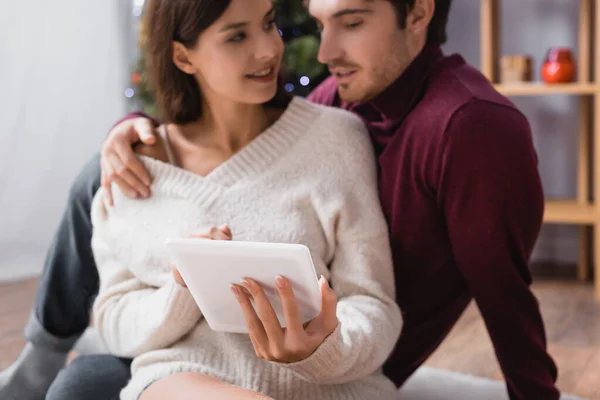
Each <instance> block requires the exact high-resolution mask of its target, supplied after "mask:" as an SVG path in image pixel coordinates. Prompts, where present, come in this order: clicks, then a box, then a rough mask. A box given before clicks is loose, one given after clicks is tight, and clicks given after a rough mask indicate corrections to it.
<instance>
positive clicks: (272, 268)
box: [166, 238, 321, 333]
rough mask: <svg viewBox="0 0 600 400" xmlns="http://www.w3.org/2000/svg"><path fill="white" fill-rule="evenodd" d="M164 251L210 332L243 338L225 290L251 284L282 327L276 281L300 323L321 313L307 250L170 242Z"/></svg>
mask: <svg viewBox="0 0 600 400" xmlns="http://www.w3.org/2000/svg"><path fill="white" fill-rule="evenodd" d="M166 247H167V249H168V250H169V252H170V253H171V254H172V256H173V260H174V264H175V265H176V266H177V269H178V270H179V273H180V274H181V277H182V278H183V279H184V280H185V282H186V284H187V286H188V288H189V290H190V292H191V294H192V296H193V297H194V300H195V301H196V303H198V307H199V308H200V310H201V311H202V314H203V316H204V318H205V319H206V321H207V322H208V324H209V326H210V327H211V328H212V329H213V330H216V331H222V332H236V333H247V332H248V329H247V328H246V323H245V321H244V316H243V314H242V310H241V308H240V305H239V303H238V301H237V299H236V298H235V296H234V294H233V293H231V289H230V288H229V285H230V284H232V283H236V284H239V283H240V280H241V279H243V278H246V277H247V278H252V279H254V280H256V281H257V282H258V283H260V284H261V285H262V287H263V288H264V289H265V292H266V294H267V296H268V298H269V300H270V301H271V304H272V305H273V309H274V310H275V312H276V313H277V317H278V318H279V322H280V324H281V326H282V327H285V319H284V316H283V312H282V308H281V301H280V299H279V294H278V292H277V288H276V286H275V277H276V276H277V275H281V276H284V277H286V278H287V279H288V280H289V281H290V282H291V284H292V287H293V289H294V294H295V295H296V299H297V300H298V308H299V311H300V315H301V317H302V323H305V322H308V321H310V320H311V319H313V318H314V317H316V316H317V315H318V314H319V313H320V312H321V291H320V289H319V282H318V278H317V274H316V272H315V267H314V264H313V262H312V257H311V255H310V252H309V250H308V248H307V247H306V246H303V245H300V244H284V243H258V242H241V241H230V240H204V239H194V238H178V239H169V240H167V242H166Z"/></svg>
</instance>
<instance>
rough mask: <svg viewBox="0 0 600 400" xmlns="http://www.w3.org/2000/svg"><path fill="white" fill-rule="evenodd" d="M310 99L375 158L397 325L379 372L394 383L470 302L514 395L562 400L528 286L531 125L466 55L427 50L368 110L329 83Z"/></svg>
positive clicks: (534, 189)
mask: <svg viewBox="0 0 600 400" xmlns="http://www.w3.org/2000/svg"><path fill="white" fill-rule="evenodd" d="M310 99H311V100H313V101H315V102H317V103H321V104H326V105H330V106H335V107H341V108H344V109H347V110H350V111H353V112H355V113H357V114H358V115H360V116H361V117H362V118H363V120H364V122H365V123H366V124H367V125H368V128H369V131H370V134H371V137H372V140H373V144H374V147H375V151H376V153H377V156H378V161H379V174H380V178H379V184H380V196H381V203H382V206H383V210H384V213H385V216H386V218H387V221H388V224H389V229H390V234H391V243H392V248H393V256H394V264H395V272H396V290H397V300H398V304H399V305H400V307H401V309H402V311H403V313H404V318H405V323H404V329H403V332H402V335H401V338H400V341H399V342H398V345H397V347H396V349H395V351H394V352H393V354H392V355H391V357H390V359H389V361H388V362H387V364H386V365H385V372H386V374H387V375H388V376H389V377H390V378H392V379H393V380H394V381H395V382H396V384H398V385H401V384H402V383H403V382H404V381H405V380H406V379H407V378H408V377H409V376H410V375H411V374H412V373H413V372H414V371H415V370H416V369H417V368H418V367H419V366H420V365H421V364H422V363H423V362H424V361H425V360H426V359H427V357H429V356H430V355H431V354H432V353H433V351H434V350H435V349H436V348H437V347H438V345H439V344H440V343H441V342H442V341H443V340H444V338H445V337H446V335H447V334H448V332H449V331H450V329H451V328H452V327H453V325H454V324H455V322H456V321H457V319H458V318H459V316H460V315H461V314H462V312H463V311H464V310H465V307H466V306H467V304H468V303H469V301H470V300H471V299H474V300H475V302H476V304H477V306H478V308H479V310H480V311H481V314H482V316H483V319H484V320H485V324H486V326H487V329H488V332H489V335H490V337H491V339H492V342H493V345H494V349H495V351H496V355H497V357H498V361H499V362H500V366H501V368H502V372H503V373H504V376H505V378H506V382H507V386H508V391H509V394H510V398H511V399H521V400H525V399H527V400H537V399H558V398H559V394H558V391H557V389H556V388H555V381H556V375H557V370H556V366H555V364H554V362H553V360H552V358H551V357H550V356H549V355H548V353H547V351H546V337H545V332H544V325H543V322H542V318H541V316H540V310H539V307H538V303H537V300H536V298H535V297H534V295H533V294H532V292H531V291H530V289H529V285H530V283H531V276H530V272H529V270H528V262H529V258H530V255H531V252H532V249H533V246H534V244H535V242H536V239H537V236H538V233H539V230H540V226H541V224H542V215H543V211H544V197H543V191H542V185H541V182H540V177H539V174H538V169H537V157H536V153H535V150H534V147H533V142H532V137H531V132H530V127H529V124H528V121H527V119H526V118H525V117H524V116H523V115H522V114H521V112H519V110H518V109H517V108H516V107H515V106H514V104H513V103H511V102H510V101H509V100H508V99H506V98H505V97H503V96H502V95H500V94H499V93H498V92H496V91H495V90H494V89H493V87H492V86H491V85H490V83H489V82H488V80H487V79H486V78H485V77H484V76H483V75H482V74H481V73H480V72H479V71H477V70H476V69H475V68H473V67H471V66H469V65H467V64H466V62H465V61H464V60H463V58H461V57H460V56H458V55H453V56H448V57H447V56H444V55H443V54H442V51H441V50H440V48H439V47H438V46H431V45H430V46H427V47H426V48H425V49H424V50H423V51H422V52H421V54H420V55H419V56H418V57H417V58H416V59H415V60H414V61H413V62H412V63H411V65H410V66H409V67H408V68H407V69H406V70H405V71H404V72H403V73H402V75H401V76H400V77H399V78H398V79H397V80H396V82H394V83H393V84H392V85H391V86H390V87H388V88H387V89H386V90H385V91H384V92H383V93H381V94H380V95H378V96H377V97H376V98H375V99H373V100H372V101H370V102H368V103H366V104H360V105H358V104H345V103H344V102H342V101H341V100H340V99H339V97H338V95H337V89H336V84H335V81H334V80H333V79H332V78H329V79H327V80H326V81H324V82H323V83H322V84H321V85H320V86H319V87H318V88H316V89H315V91H314V92H313V93H312V94H311V95H310ZM458 357H460V356H459V355H458ZM432 384H435V383H434V382H432Z"/></svg>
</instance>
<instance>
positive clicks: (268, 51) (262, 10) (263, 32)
mask: <svg viewBox="0 0 600 400" xmlns="http://www.w3.org/2000/svg"><path fill="white" fill-rule="evenodd" d="M274 18H275V15H274V9H273V5H272V3H271V0H232V1H231V4H230V5H229V7H228V8H227V10H226V11H225V13H224V14H223V15H222V16H221V17H220V18H219V19H218V20H216V21H215V22H214V23H213V24H212V25H211V26H210V27H209V28H208V29H206V30H205V31H204V32H202V34H200V37H199V38H198V41H197V43H196V45H195V46H194V47H193V48H190V49H185V48H184V47H183V46H181V45H180V44H178V43H175V52H174V59H175V63H176V64H177V65H178V66H179V68H180V69H182V70H184V72H186V73H188V74H193V75H194V76H195V77H196V80H197V81H198V83H199V84H200V88H201V91H202V94H203V96H204V97H208V98H214V96H218V97H219V98H227V99H229V100H231V101H234V102H238V103H246V104H262V103H265V102H267V101H269V100H271V99H272V98H273V96H275V93H276V91H277V76H278V74H279V69H280V65H281V60H282V57H283V41H282V39H281V36H280V34H279V31H278V29H277V26H276V25H275V20H274ZM182 57H183V58H182Z"/></svg>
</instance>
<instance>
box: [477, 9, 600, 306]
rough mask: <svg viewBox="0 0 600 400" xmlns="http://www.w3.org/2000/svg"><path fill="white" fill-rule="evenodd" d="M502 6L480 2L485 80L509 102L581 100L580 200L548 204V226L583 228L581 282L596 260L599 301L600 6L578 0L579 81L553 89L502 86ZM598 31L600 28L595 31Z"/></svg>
mask: <svg viewBox="0 0 600 400" xmlns="http://www.w3.org/2000/svg"><path fill="white" fill-rule="evenodd" d="M500 1H501V0H480V6H481V70H482V72H483V74H484V75H485V76H486V77H487V78H488V79H489V80H490V81H491V82H492V83H493V84H494V86H495V88H496V89H497V90H498V91H499V92H500V93H502V94H504V95H506V96H544V95H570V96H577V97H578V98H579V146H578V157H577V160H578V161H577V196H576V198H574V199H570V200H552V199H547V200H546V210H545V213H544V222H546V223H554V224H573V225H580V226H581V227H580V229H581V236H580V247H579V262H578V269H577V276H578V278H579V279H580V280H588V279H589V278H590V274H589V271H590V268H589V266H590V261H591V260H593V270H594V276H595V279H594V280H595V283H594V293H595V296H596V299H598V300H599V301H600V0H579V24H578V43H577V45H578V48H579V57H578V60H576V61H577V81H576V82H573V83H568V84H554V85H549V84H545V83H543V82H527V83H515V84H512V83H511V84H501V83H500V82H499V79H498V78H499V74H498V71H499V68H498V66H499V62H500V36H501V35H500V32H501V21H500V20H501V15H500ZM595 25H596V26H598V28H596V29H594V26H595ZM592 154H594V156H592ZM591 178H594V181H595V182H594V183H595V184H593V183H592V179H591ZM592 190H593V192H592ZM594 199H595V201H594ZM592 239H593V240H592ZM590 256H592V259H590Z"/></svg>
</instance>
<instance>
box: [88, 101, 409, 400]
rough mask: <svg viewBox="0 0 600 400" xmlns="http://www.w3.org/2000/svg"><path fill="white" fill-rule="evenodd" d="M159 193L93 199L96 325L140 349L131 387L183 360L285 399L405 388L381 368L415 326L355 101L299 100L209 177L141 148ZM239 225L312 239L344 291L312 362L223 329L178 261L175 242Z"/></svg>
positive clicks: (244, 236)
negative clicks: (271, 358)
mask: <svg viewBox="0 0 600 400" xmlns="http://www.w3.org/2000/svg"><path fill="white" fill-rule="evenodd" d="M140 159H141V160H142V161H143V163H144V165H145V166H146V167H147V168H148V170H149V172H150V173H151V175H152V176H153V184H152V197H151V198H149V199H146V200H130V199H128V198H126V197H125V196H124V195H123V194H122V193H121V192H120V191H119V190H118V188H117V187H116V186H115V188H114V190H113V192H114V200H115V205H114V207H106V206H105V205H104V202H103V200H102V195H103V193H102V191H100V192H99V193H98V194H97V196H96V198H95V199H94V203H93V205H92V221H93V224H94V235H93V238H92V246H93V249H94V255H95V258H96V262H97V265H98V270H99V273H100V282H101V283H100V293H99V295H98V297H97V300H96V302H95V304H94V317H95V325H96V327H97V329H98V332H99V334H100V336H101V337H102V339H103V341H104V342H105V344H106V346H107V347H108V348H109V349H110V351H111V352H113V353H114V354H116V355H120V356H127V357H135V360H134V363H133V364H132V372H133V378H132V379H131V381H130V383H129V384H128V386H127V387H126V388H125V389H124V390H123V392H122V393H121V398H122V399H123V400H132V399H137V398H138V397H139V395H140V394H141V393H142V391H143V390H144V389H145V388H146V387H148V385H150V384H151V383H152V382H154V381H156V380H158V379H161V378H164V377H166V376H169V375H170V374H174V373H177V372H183V371H187V372H190V371H195V372H200V373H205V374H209V375H212V376H215V377H216V378H218V379H221V380H223V381H226V382H230V383H232V384H235V385H239V386H242V387H245V388H248V389H252V390H255V391H258V392H262V393H264V394H266V395H268V396H271V397H274V398H276V399H286V400H287V399H325V400H327V399H340V400H341V399H344V400H349V399H375V398H377V399H392V398H394V397H395V396H396V388H395V386H394V385H393V384H392V383H391V381H389V380H388V379H387V378H386V377H384V376H383V374H382V372H381V366H382V364H383V362H384V361H385V359H386V358H387V357H388V356H389V354H390V353H391V351H392V349H393V347H394V345H395V343H396V341H397V339H398V336H399V334H400V330H401V327H402V318H401V314H400V310H399V308H398V306H397V305H396V303H395V300H394V298H395V291H394V274H393V269H392V262H391V252H390V247H389V239H388V230H387V226H386V224H385V220H384V218H383V214H382V212H381V208H380V204H379V199H378V195H377V184H376V167H375V160H374V156H373V151H372V147H371V143H370V141H369V136H368V134H367V132H366V129H365V127H364V125H363V123H362V122H361V121H360V120H359V119H358V118H357V117H356V116H354V115H352V114H350V113H349V112H346V111H342V110H337V109H333V108H326V107H323V106H319V105H316V104H312V103H309V102H308V101H306V100H304V99H301V98H294V100H292V102H291V103H290V105H289V107H288V109H287V110H286V111H285V112H284V114H283V115H282V116H281V118H280V119H279V120H278V121H277V122H275V123H274V124H273V125H272V126H271V127H270V128H268V129H267V130H265V131H264V132H262V133H261V134H260V135H259V136H258V137H257V138H256V139H254V140H253V141H252V142H251V143H250V144H248V145H247V146H246V147H245V148H243V149H242V150H241V151H239V152H238V153H237V154H236V155H234V156H233V157H232V158H231V159H229V160H228V161H226V162H225V163H223V164H222V165H220V166H219V167H218V168H216V169H215V170H214V171H213V172H211V173H210V174H209V175H208V176H206V177H202V176H199V175H196V174H193V173H192V172H189V171H185V170H182V169H180V168H177V167H175V166H173V165H170V164H168V163H164V162H161V161H158V160H154V159H151V158H148V157H144V156H140ZM225 223H226V224H228V225H229V226H230V228H231V231H232V233H233V240H250V241H263V242H267V241H268V242H280V243H302V244H304V245H306V246H308V247H309V249H310V251H311V254H312V257H313V260H314V263H315V268H316V269H317V274H323V275H324V276H325V277H326V278H328V279H329V281H330V283H331V286H332V287H333V288H334V290H335V291H336V293H337V295H338V297H339V302H338V309H337V315H338V319H339V321H340V324H339V326H338V328H337V329H336V330H335V331H334V332H333V334H331V335H330V336H329V337H328V338H327V339H326V340H325V342H324V343H323V344H322V345H321V346H320V347H319V348H318V349H317V350H316V351H315V352H314V353H313V354H312V355H311V356H310V357H309V358H307V359H306V360H303V361H300V362H297V363H292V364H284V363H274V362H268V361H264V360H262V359H259V358H257V356H256V354H255V351H254V349H253V347H252V343H251V342H250V340H249V337H248V335H246V334H229V333H222V332H215V331H213V330H211V329H210V327H209V326H208V324H207V323H206V321H205V320H204V319H203V318H202V314H201V311H200V310H199V309H198V307H197V306H196V304H195V302H194V300H193V298H192V296H191V294H190V293H189V291H188V290H187V289H184V288H182V287H180V286H179V285H177V284H176V283H175V282H174V280H173V278H172V275H171V272H170V269H169V263H170V261H171V260H169V257H168V253H167V252H166V251H165V248H164V242H165V239H167V238H171V237H185V236H188V235H189V234H190V233H191V232H193V231H197V230H200V229H202V228H203V227H206V226H207V225H221V224H225Z"/></svg>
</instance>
